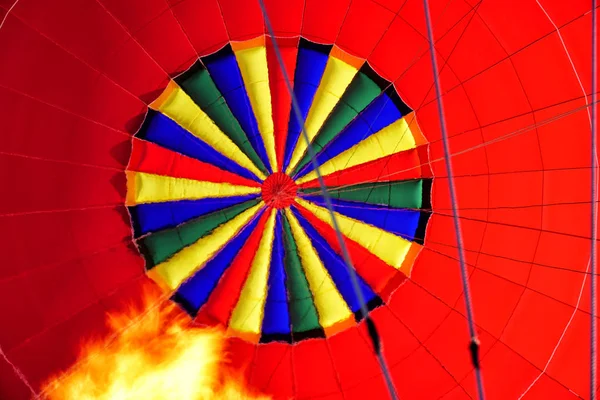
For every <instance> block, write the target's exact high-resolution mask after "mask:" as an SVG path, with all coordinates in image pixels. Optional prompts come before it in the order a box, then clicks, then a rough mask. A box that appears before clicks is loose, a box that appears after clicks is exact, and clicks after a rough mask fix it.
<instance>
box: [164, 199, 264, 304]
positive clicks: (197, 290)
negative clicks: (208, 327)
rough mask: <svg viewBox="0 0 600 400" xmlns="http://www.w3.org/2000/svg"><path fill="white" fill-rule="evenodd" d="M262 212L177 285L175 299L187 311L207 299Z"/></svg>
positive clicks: (256, 223) (254, 226) (254, 227)
mask: <svg viewBox="0 0 600 400" xmlns="http://www.w3.org/2000/svg"><path fill="white" fill-rule="evenodd" d="M263 212H264V209H263V210H261V211H260V212H259V213H258V215H256V216H255V217H254V218H253V220H252V221H251V222H250V223H249V224H248V225H246V226H245V227H244V228H243V229H242V230H241V231H240V232H239V233H238V234H237V235H236V236H235V237H234V238H233V239H232V240H231V241H229V242H228V243H227V244H226V245H225V246H224V247H223V248H222V249H221V251H219V252H218V253H217V254H216V255H215V256H214V257H213V258H212V259H211V260H210V261H208V262H207V263H206V265H204V267H203V268H201V269H200V270H199V271H198V272H196V273H195V274H194V275H193V276H192V277H191V278H190V279H188V280H187V281H185V282H184V283H182V284H181V286H179V288H178V289H177V294H176V295H175V299H176V300H177V301H179V302H182V303H184V304H183V305H184V307H185V308H186V310H187V311H188V312H190V311H196V312H197V311H198V310H199V309H200V307H202V306H203V305H204V304H205V303H206V302H207V301H208V298H209V296H210V294H211V293H212V291H213V290H214V289H215V287H217V283H219V279H221V276H222V275H223V274H224V273H225V271H226V270H227V268H228V267H229V266H230V265H231V263H232V262H233V260H234V259H235V256H236V255H237V254H238V253H239V252H240V249H241V248H242V247H243V246H244V243H246V241H247V240H248V238H249V237H250V234H251V233H252V232H253V231H254V229H256V226H257V225H258V220H259V219H260V216H261V215H262V213H263Z"/></svg>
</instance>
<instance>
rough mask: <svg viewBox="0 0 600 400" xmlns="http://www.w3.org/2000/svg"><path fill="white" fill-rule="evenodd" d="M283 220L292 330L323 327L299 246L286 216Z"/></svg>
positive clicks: (300, 330)
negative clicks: (299, 252)
mask: <svg viewBox="0 0 600 400" xmlns="http://www.w3.org/2000/svg"><path fill="white" fill-rule="evenodd" d="M281 220H282V222H283V224H282V225H283V243H284V247H285V261H284V265H285V274H286V280H287V281H286V287H287V291H288V301H289V312H290V321H291V323H292V332H306V331H310V330H312V329H319V328H320V327H321V325H319V315H318V314H317V309H316V307H315V304H314V302H313V298H312V293H311V291H310V288H309V286H308V281H307V280H306V276H305V275H304V269H303V268H302V263H301V262H300V257H299V256H298V248H297V246H296V241H295V240H294V237H293V236H292V230H291V228H290V223H289V222H288V220H287V218H285V216H284V218H282V219H281Z"/></svg>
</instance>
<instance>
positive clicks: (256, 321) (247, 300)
mask: <svg viewBox="0 0 600 400" xmlns="http://www.w3.org/2000/svg"><path fill="white" fill-rule="evenodd" d="M276 215H277V209H276V208H273V209H272V210H271V215H270V216H269V219H268V220H267V223H266V225H265V230H264V232H263V236H262V238H261V239H260V243H259V245H258V250H257V252H256V255H255V256H254V259H253V260H252V266H251V267H250V273H249V275H248V279H246V282H245V283H244V287H243V289H242V291H241V293H240V298H239V300H238V302H237V305H236V306H235V308H234V309H233V313H232V314H231V320H230V322H229V326H230V327H231V328H233V329H234V330H236V331H238V332H251V333H257V334H258V333H260V331H261V327H262V321H263V316H264V306H265V302H266V300H267V292H268V286H267V282H268V279H269V267H270V266H271V251H272V249H273V239H274V236H275V216H276Z"/></svg>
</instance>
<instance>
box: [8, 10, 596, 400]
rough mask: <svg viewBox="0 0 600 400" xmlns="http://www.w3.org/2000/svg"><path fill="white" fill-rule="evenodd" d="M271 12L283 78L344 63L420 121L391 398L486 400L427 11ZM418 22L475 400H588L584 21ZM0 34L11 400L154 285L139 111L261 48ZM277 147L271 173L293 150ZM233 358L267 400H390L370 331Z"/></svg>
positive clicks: (249, 35) (103, 28) (387, 336)
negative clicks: (350, 62) (409, 258)
mask: <svg viewBox="0 0 600 400" xmlns="http://www.w3.org/2000/svg"><path fill="white" fill-rule="evenodd" d="M265 3H266V9H267V13H268V15H269V17H270V20H271V21H272V24H273V28H274V31H275V36H276V39H277V41H278V43H279V44H280V45H281V46H282V48H284V50H285V51H284V53H283V56H284V61H285V62H286V63H287V64H288V65H287V66H286V68H290V70H289V71H288V73H289V74H291V75H292V76H293V73H292V72H291V71H293V70H292V68H293V63H294V62H295V59H296V54H295V52H296V49H295V47H294V46H296V45H291V46H287V47H286V43H288V42H289V43H297V40H298V38H299V37H300V38H303V39H305V40H307V41H310V42H312V43H318V44H326V45H334V46H335V47H336V48H339V49H341V50H342V51H343V52H345V53H347V55H348V57H351V58H352V59H359V60H362V61H366V63H367V64H368V65H369V67H370V68H371V69H372V70H373V71H375V72H376V74H378V75H379V76H380V77H381V78H383V79H385V80H387V81H390V82H392V83H393V86H394V88H395V91H396V92H397V94H398V95H399V96H400V97H401V98H402V100H403V101H404V102H405V103H406V105H407V106H408V107H410V109H411V110H414V112H415V115H416V119H417V121H418V124H419V127H420V131H421V132H422V134H423V136H424V137H425V138H426V142H427V143H426V144H425V145H424V146H423V147H422V148H420V149H419V152H420V153H419V157H420V158H419V159H420V160H425V161H424V164H426V165H427V167H428V169H430V170H431V172H430V175H431V176H430V177H429V178H433V186H432V189H431V216H430V218H429V222H428V224H427V230H426V234H425V238H424V245H423V248H422V249H421V251H420V253H419V254H418V256H417V257H416V259H415V261H414V265H413V266H412V269H411V272H410V276H409V277H408V278H407V279H406V280H404V281H403V282H402V284H399V285H396V286H395V287H394V288H393V289H395V290H393V293H392V294H391V296H390V297H389V299H384V301H385V304H383V305H382V306H380V307H377V308H374V309H373V310H372V311H371V313H370V315H371V317H372V318H373V320H374V322H375V324H376V326H377V328H378V329H379V334H380V336H381V341H382V344H383V354H384V357H385V359H386V362H387V364H388V365H389V368H390V371H391V375H392V378H393V382H394V385H395V387H396V390H397V392H398V395H399V396H400V398H402V399H438V398H443V399H469V398H476V395H477V394H476V386H475V378H474V373H473V367H472V364H471V360H470V355H469V352H468V344H469V334H468V328H467V320H466V317H465V315H466V312H465V302H464V296H463V293H462V285H461V280H460V267H459V263H458V261H457V258H458V256H457V254H458V253H457V246H456V239H455V234H454V228H453V221H452V209H451V203H450V197H449V194H448V178H447V172H446V168H445V166H444V155H443V148H442V141H441V132H440V121H439V117H438V111H437V101H436V96H435V91H434V88H433V82H434V80H433V71H432V66H431V60H430V54H429V43H428V40H427V29H426V24H425V16H424V12H423V3H422V1H421V0H286V1H280V0H265ZM430 4H431V12H432V20H433V31H434V32H433V33H434V38H435V50H436V54H435V56H436V57H437V60H438V64H439V66H440V70H441V71H440V80H441V85H442V92H443V97H442V101H443V104H444V107H445V111H446V112H445V116H446V122H447V128H448V134H449V136H450V148H451V152H452V154H453V156H452V162H453V166H454V171H453V172H454V177H455V183H456V189H457V198H458V199H457V200H458V207H459V215H460V222H461V228H462V232H463V236H464V246H465V249H466V261H467V264H468V273H469V282H470V287H471V294H472V303H473V307H474V316H475V322H476V325H477V332H478V335H479V339H480V342H481V350H480V357H481V364H482V373H483V376H484V385H485V392H486V394H487V398H489V399H516V398H524V399H548V398H551V399H576V398H581V397H583V398H589V342H590V340H589V338H590V336H589V330H590V304H591V303H590V295H589V291H590V288H589V285H590V275H589V270H590V265H589V255H590V247H591V246H590V244H591V241H590V199H591V190H590V179H591V177H590V165H591V161H590V159H591V156H590V108H589V105H590V102H591V97H590V94H591V12H590V11H591V2H589V1H584V0H572V1H568V2H565V1H562V0H481V1H475V0H431V1H430ZM0 20H2V25H1V27H0V54H1V57H0V58H1V60H2V61H1V62H0V115H1V118H0V130H1V134H0V138H1V140H0V182H1V187H2V189H3V190H2V194H1V195H0V252H1V254H2V259H1V262H0V326H1V328H0V346H1V349H2V356H3V357H0V398H2V399H10V400H13V399H14V400H19V399H28V398H30V397H31V396H32V391H33V392H34V393H35V392H37V391H39V390H40V385H41V384H42V383H43V382H44V380H45V379H47V378H48V377H49V376H51V375H53V374H55V373H57V372H59V371H61V370H64V369H66V368H68V367H69V366H70V365H71V364H72V363H73V362H74V361H75V359H76V357H77V353H78V350H79V348H80V345H81V341H82V340H84V339H85V338H88V337H90V336H94V335H101V334H102V333H103V332H105V329H106V328H105V314H106V312H107V311H111V310H114V309H118V308H119V307H120V306H122V305H123V304H127V303H128V302H131V301H136V300H139V299H141V298H142V295H141V290H142V288H143V287H144V285H145V284H147V283H148V282H149V281H150V279H149V278H148V277H147V276H146V270H145V264H144V258H143V257H142V256H141V255H140V252H139V251H138V249H137V247H136V244H135V243H134V232H133V230H132V227H131V220H130V216H129V214H128V210H127V177H126V173H125V170H126V169H127V166H128V163H129V161H130V157H132V143H133V141H134V140H137V139H133V136H134V135H135V134H136V132H138V130H139V129H140V127H141V125H142V122H143V121H144V119H145V117H146V114H147V113H148V106H149V105H150V104H151V103H152V102H153V101H155V100H156V99H157V98H158V96H159V95H160V94H161V93H163V91H164V90H165V88H166V87H167V85H168V84H169V82H170V81H171V80H172V79H174V78H176V77H178V76H179V75H181V74H182V73H184V72H186V71H187V70H188V69H189V68H190V67H192V66H193V65H194V63H196V61H197V60H198V59H199V58H201V57H204V56H207V55H210V54H213V53H215V52H216V51H218V50H220V49H222V48H223V47H224V46H226V45H227V44H229V43H236V42H241V41H250V40H253V39H256V38H258V37H264V36H265V35H267V31H266V28H265V22H264V18H263V15H262V13H261V10H260V7H259V3H258V2H257V1H254V0H144V1H142V0H127V1H123V0H54V1H42V0H18V1H16V2H15V0H0ZM269 40H272V39H270V37H269ZM296 47H297V46H296ZM267 57H270V58H273V57H274V54H273V53H271V52H268V53H267ZM275 62H276V60H275V59H272V60H271V59H270V60H269V63H275ZM280 72H281V71H279V73H278V74H277V76H273V82H271V89H270V90H271V96H272V98H273V100H274V101H273V109H274V111H273V114H274V115H276V116H277V117H274V121H273V124H274V126H275V131H276V132H284V131H286V129H287V126H288V123H289V121H288V119H289V115H290V114H289V112H276V111H275V110H276V108H277V107H286V105H287V107H288V110H289V104H290V95H289V93H288V92H287V90H286V87H285V84H284V80H283V76H282V74H281V73H280ZM274 146H275V147H274V148H275V149H276V158H277V159H278V160H282V158H283V157H284V151H285V148H284V147H285V138H283V139H282V138H281V137H279V138H278V136H276V137H275V143H274ZM398 165H399V166H400V165H401V162H399V164H398ZM382 168H383V167H382ZM386 168H388V167H386ZM399 168H400V167H398V169H396V170H394V171H392V167H391V166H390V167H389V172H392V173H393V172H398V173H400V172H401V171H400V169H399ZM272 176H273V180H271V181H269V184H267V183H265V186H263V188H262V198H263V199H268V200H269V201H272V202H273V203H274V204H275V203H276V207H277V208H282V207H287V206H289V205H290V204H291V201H292V200H291V199H290V197H294V196H295V195H296V191H297V189H298V188H297V186H296V184H295V183H294V182H293V181H292V180H291V179H289V178H288V177H287V175H283V174H282V176H279V177H278V176H277V175H272ZM278 178H281V180H279V181H278V180H277V179H278ZM338 178H339V184H342V183H343V179H345V178H347V176H346V177H345V176H343V175H342V176H341V177H338ZM338 178H336V179H338ZM288 179H289V180H288ZM282 188H283V189H282ZM231 352H232V355H233V357H234V358H235V360H237V361H239V362H240V363H241V362H247V363H248V364H249V366H250V367H249V369H248V371H247V378H248V380H249V382H250V384H251V385H252V386H254V387H257V388H259V389H261V390H263V391H265V392H266V393H269V394H271V395H273V396H274V397H275V398H290V397H293V398H298V399H328V400H333V399H346V400H350V399H366V398H373V399H386V398H389V397H388V393H387V388H386V385H385V381H384V379H383V376H382V373H381V370H380V369H379V367H378V365H377V360H376V358H375V355H374V353H373V351H372V347H371V344H370V342H369V337H368V334H367V329H366V326H365V324H364V322H361V323H358V324H356V325H353V326H350V327H348V328H347V329H343V330H341V331H340V332H337V333H336V334H334V335H331V336H328V337H326V338H314V339H307V340H302V341H298V342H294V343H286V342H280V341H274V342H270V343H253V342H252V341H248V340H245V339H244V338H232V339H231ZM19 374H21V376H20V375H19ZM27 385H30V387H28V386H27Z"/></svg>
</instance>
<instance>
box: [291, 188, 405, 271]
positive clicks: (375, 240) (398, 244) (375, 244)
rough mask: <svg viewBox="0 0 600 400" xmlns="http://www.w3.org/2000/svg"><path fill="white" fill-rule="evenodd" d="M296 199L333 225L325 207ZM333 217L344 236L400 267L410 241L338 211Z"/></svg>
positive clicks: (388, 262)
mask: <svg viewBox="0 0 600 400" xmlns="http://www.w3.org/2000/svg"><path fill="white" fill-rule="evenodd" d="M297 201H298V204H300V205H301V206H303V207H305V208H306V209H307V210H309V211H310V212H312V213H313V214H315V216H316V217H317V218H319V219H320V220H321V221H323V222H326V223H327V224H329V225H330V226H331V227H333V225H332V222H331V217H330V215H329V211H328V210H327V209H326V208H323V207H320V206H317V205H315V204H313V203H309V202H307V201H305V200H302V199H297ZM335 217H336V219H337V222H338V225H339V227H340V231H341V232H342V234H343V235H344V236H346V237H347V238H349V239H351V240H354V241H355V242H357V243H358V244H360V245H361V246H363V247H364V248H366V249H367V250H369V251H370V252H371V253H372V254H375V255H376V256H377V257H379V258H380V259H381V260H383V261H385V262H386V263H387V264H388V265H390V266H392V267H394V268H396V269H400V268H401V267H402V262H403V261H404V259H405V258H406V255H407V253H408V251H409V250H410V245H411V243H412V242H410V241H408V240H406V239H404V238H402V237H400V236H396V235H394V234H392V233H389V232H386V231H384V230H383V229H379V228H377V227H374V226H373V225H369V224H367V223H364V222H362V221H358V220H356V219H353V218H350V217H346V216H345V215H342V214H340V213H335Z"/></svg>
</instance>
